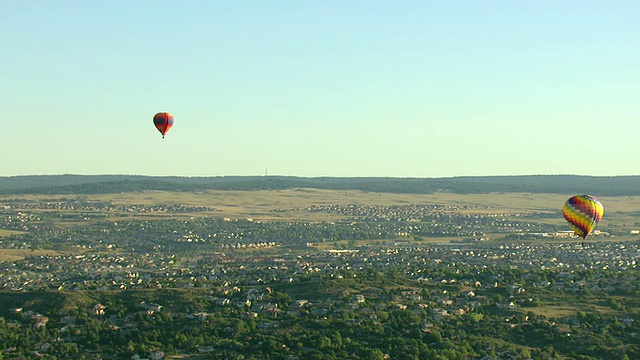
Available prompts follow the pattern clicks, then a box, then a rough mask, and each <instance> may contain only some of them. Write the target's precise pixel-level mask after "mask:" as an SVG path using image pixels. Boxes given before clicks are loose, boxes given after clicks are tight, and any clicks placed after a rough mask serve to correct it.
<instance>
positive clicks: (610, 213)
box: [0, 189, 640, 236]
mask: <svg viewBox="0 0 640 360" xmlns="http://www.w3.org/2000/svg"><path fill="white" fill-rule="evenodd" d="M5 198H6V199H15V198H22V199H27V200H35V199H37V200H49V201H57V200H58V199H60V198H67V199H74V198H79V199H83V200H88V201H106V202H111V203H113V204H114V205H116V206H117V205H148V206H151V205H157V204H180V205H183V206H198V207H208V208H211V209H213V210H211V211H201V212H195V213H194V212H190V213H172V214H167V213H161V212H157V213H152V214H144V215H142V216H143V217H145V218H149V217H166V216H172V217H178V216H215V217H227V218H232V219H239V218H253V219H254V220H261V221H270V220H282V221H296V220H300V221H331V220H334V219H336V218H335V216H336V215H330V214H327V213H325V212H310V211H307V209H308V208H309V207H311V206H323V205H345V204H360V205H383V206H384V205H387V206H394V205H426V204H444V205H447V204H448V205H459V206H467V207H466V208H465V209H462V210H461V211H462V212H465V213H469V214H474V213H478V214H501V215H503V216H505V217H509V214H516V213H520V214H522V213H530V212H545V213H556V214H559V212H560V211H561V209H562V206H563V204H564V202H565V201H566V200H567V199H568V198H569V196H568V195H562V194H532V193H493V194H468V195H464V194H450V193H436V194H392V193H373V192H363V191H337V190H320V189H289V190H263V191H222V190H209V191H202V192H167V191H145V192H133V193H119V194H98V195H77V196H73V195H68V194H67V195H61V196H55V195H20V196H16V195H12V196H11V197H0V203H1V202H2V200H3V199H5ZM600 200H601V201H602V203H603V204H604V207H605V215H604V218H603V220H602V222H601V223H600V226H599V227H608V226H628V227H633V226H636V225H635V223H636V222H638V223H639V224H640V218H637V217H636V215H637V213H638V212H640V196H619V197H601V198H600ZM110 216H114V217H117V216H118V214H112V215H110ZM128 216H131V214H128ZM514 219H515V218H514ZM519 219H520V220H522V217H519ZM536 221H546V222H549V223H556V224H562V223H564V219H563V218H562V216H559V217H557V218H551V219H537V220H536ZM636 227H640V226H636ZM0 236H1V234H0Z"/></svg>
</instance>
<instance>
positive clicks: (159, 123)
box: [153, 112, 173, 138]
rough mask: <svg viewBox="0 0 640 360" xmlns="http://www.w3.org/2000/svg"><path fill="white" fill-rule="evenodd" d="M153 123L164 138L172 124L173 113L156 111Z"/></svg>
mask: <svg viewBox="0 0 640 360" xmlns="http://www.w3.org/2000/svg"><path fill="white" fill-rule="evenodd" d="M153 124H154V125H155V126H156V129H158V131H160V134H162V138H164V135H165V134H166V133H167V131H169V129H171V127H172V126H173V115H171V114H169V113H168V112H160V113H157V114H156V115H155V116H154V117H153Z"/></svg>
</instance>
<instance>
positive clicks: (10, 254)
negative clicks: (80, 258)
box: [0, 249, 79, 261]
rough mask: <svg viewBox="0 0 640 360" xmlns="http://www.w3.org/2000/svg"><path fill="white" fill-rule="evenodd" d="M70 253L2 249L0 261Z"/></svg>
mask: <svg viewBox="0 0 640 360" xmlns="http://www.w3.org/2000/svg"><path fill="white" fill-rule="evenodd" d="M76 252H79V250H75V251H73V253H76ZM69 253H70V252H65V253H64V254H63V253H61V252H58V251H53V250H39V249H36V250H24V249H2V251H0V261H17V260H22V259H24V258H25V257H27V256H39V255H49V256H56V255H68V254H69Z"/></svg>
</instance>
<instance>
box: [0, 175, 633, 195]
mask: <svg viewBox="0 0 640 360" xmlns="http://www.w3.org/2000/svg"><path fill="white" fill-rule="evenodd" d="M291 188H316V189H329V190H362V191H372V192H391V193H410V194H429V193H436V192H449V193H456V194H477V193H491V192H531V193H560V194H574V193H575V194H581V193H588V194H598V195H599V196H624V195H640V176H607V177H592V176H575V175H553V176H551V175H539V176H480V177H471V176H469V177H453V178H331V177H322V178H303V177H288V176H268V177H261V176H240V177H238V176H224V177H150V176H131V175H93V176H83V175H49V176H15V177H0V193H3V194H19V193H23V194H27V193H28V194H98V193H117V192H130V191H143V190H166V191H193V190H282V189H291Z"/></svg>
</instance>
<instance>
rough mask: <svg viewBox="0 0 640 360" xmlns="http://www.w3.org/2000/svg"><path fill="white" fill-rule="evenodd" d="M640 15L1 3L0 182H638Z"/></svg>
mask: <svg viewBox="0 0 640 360" xmlns="http://www.w3.org/2000/svg"><path fill="white" fill-rule="evenodd" d="M639 15H640V2H638V1H635V0H627V1H624V0H623V1H615V2H605V1H425V0H416V1H413V0H407V1H388V0H387V1H376V0H366V1H337V0H336V1H306V0H305V1H291V0H290V1H277V0H274V1H257V0H256V1H243V0H239V1H235V0H234V1H206V0H201V1H200V0H198V1H196V0H186V1H177V0H171V1H168V0H144V1H142V0H141V1H124V0H114V1H112V0H107V1H81V0H75V1H69V0H59V1H46V0H34V1H2V2H0V49H2V50H1V52H2V56H0V114H2V120H0V121H1V123H2V131H1V133H0V153H2V157H1V158H0V176H13V175H32V174H69V173H71V174H137V175H157V176H165V175H167V176H168V175H177V176H224V175H263V174H264V173H265V171H266V172H268V174H269V175H294V176H312V177H315V176H389V177H448V176H463V175H469V176H475V175H478V176H481V175H528V174H579V175H637V174H640V170H638V169H639V168H638V156H640V122H639V118H640V99H639V98H638V96H639V94H640V66H639V64H640V22H638V17H639ZM160 111H168V112H171V113H172V114H173V115H174V116H175V124H174V127H173V128H172V129H171V130H170V131H169V133H168V134H167V136H166V138H165V139H164V140H163V139H162V137H161V135H160V133H159V132H158V131H157V130H156V129H155V128H154V126H153V122H152V118H153V115H154V114H155V113H157V112H160Z"/></svg>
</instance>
